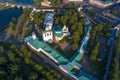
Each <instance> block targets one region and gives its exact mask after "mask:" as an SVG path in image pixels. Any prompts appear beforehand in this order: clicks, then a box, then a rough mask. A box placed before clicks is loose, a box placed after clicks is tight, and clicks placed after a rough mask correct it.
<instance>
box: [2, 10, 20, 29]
mask: <svg viewBox="0 0 120 80" xmlns="http://www.w3.org/2000/svg"><path fill="white" fill-rule="evenodd" d="M21 14H22V10H20V9H7V10H3V11H0V30H1V29H3V28H5V27H6V26H7V25H8V24H9V22H10V21H11V19H12V18H13V17H14V18H16V19H17V18H18V17H19V16H20V15H21Z"/></svg>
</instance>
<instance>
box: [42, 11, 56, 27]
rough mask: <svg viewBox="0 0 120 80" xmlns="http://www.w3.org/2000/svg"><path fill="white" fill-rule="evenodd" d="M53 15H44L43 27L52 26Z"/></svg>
mask: <svg viewBox="0 0 120 80" xmlns="http://www.w3.org/2000/svg"><path fill="white" fill-rule="evenodd" d="M53 16H54V14H53V13H46V15H45V20H44V25H52V24H53Z"/></svg>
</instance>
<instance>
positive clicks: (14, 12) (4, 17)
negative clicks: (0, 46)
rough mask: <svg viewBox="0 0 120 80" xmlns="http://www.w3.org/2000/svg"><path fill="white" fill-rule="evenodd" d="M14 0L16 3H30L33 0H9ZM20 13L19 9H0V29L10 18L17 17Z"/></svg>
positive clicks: (5, 25)
mask: <svg viewBox="0 0 120 80" xmlns="http://www.w3.org/2000/svg"><path fill="white" fill-rule="evenodd" d="M4 1H6V2H7V1H9V0H4ZM11 1H14V2H18V3H27V4H32V3H33V1H34V0H11ZM21 14H22V10H20V9H7V10H3V11H0V30H1V29H3V28H5V27H7V25H8V24H9V22H10V21H11V19H12V18H13V17H14V18H16V19H17V18H18V17H19V16H20V15H21Z"/></svg>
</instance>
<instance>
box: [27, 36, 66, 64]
mask: <svg viewBox="0 0 120 80" xmlns="http://www.w3.org/2000/svg"><path fill="white" fill-rule="evenodd" d="M26 40H27V41H28V42H29V43H30V44H31V45H32V46H33V47H34V48H35V49H39V48H41V49H43V50H44V51H45V52H47V53H48V54H50V55H51V56H52V57H53V58H55V59H56V60H57V61H58V62H59V64H62V63H68V60H67V59H66V58H64V56H63V55H61V53H59V52H58V51H56V50H55V49H53V48H51V47H50V46H49V45H48V44H46V43H45V42H44V41H43V40H40V39H38V38H37V39H33V38H32V36H29V37H27V38H26Z"/></svg>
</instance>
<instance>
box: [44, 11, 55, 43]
mask: <svg viewBox="0 0 120 80" xmlns="http://www.w3.org/2000/svg"><path fill="white" fill-rule="evenodd" d="M53 16H54V14H53V13H46V15H45V20H44V30H43V32H42V37H43V40H44V41H45V42H52V41H53V33H52V26H53Z"/></svg>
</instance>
